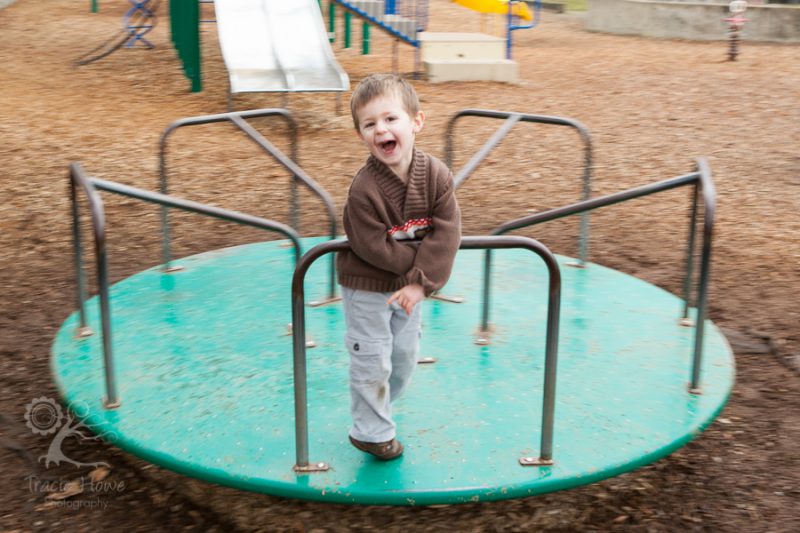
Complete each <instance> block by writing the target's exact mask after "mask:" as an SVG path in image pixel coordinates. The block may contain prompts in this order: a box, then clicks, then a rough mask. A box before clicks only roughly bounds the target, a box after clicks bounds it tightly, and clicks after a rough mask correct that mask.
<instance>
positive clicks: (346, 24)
mask: <svg viewBox="0 0 800 533" xmlns="http://www.w3.org/2000/svg"><path fill="white" fill-rule="evenodd" d="M352 18H353V15H352V14H351V13H350V12H349V11H347V10H345V12H344V47H345V48H350V37H351V34H350V29H351V28H350V22H351V20H352Z"/></svg>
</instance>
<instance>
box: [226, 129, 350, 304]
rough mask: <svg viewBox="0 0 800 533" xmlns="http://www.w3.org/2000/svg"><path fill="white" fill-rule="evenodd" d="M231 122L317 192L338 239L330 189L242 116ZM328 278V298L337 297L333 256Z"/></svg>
mask: <svg viewBox="0 0 800 533" xmlns="http://www.w3.org/2000/svg"><path fill="white" fill-rule="evenodd" d="M231 122H233V123H234V124H235V125H236V126H237V127H238V128H239V129H241V130H242V131H243V132H244V133H246V134H247V136H248V137H250V139H252V140H253V142H255V143H256V144H258V145H259V146H260V147H261V148H262V149H263V150H264V151H265V152H267V153H268V154H270V155H271V156H272V157H274V158H275V159H276V160H277V161H278V162H279V163H280V164H281V165H283V167H284V168H286V169H287V170H289V171H290V172H292V173H293V174H294V175H295V177H296V178H297V179H299V180H300V181H302V182H303V183H304V184H305V185H306V186H307V187H308V188H309V189H311V191H312V192H313V193H314V194H316V195H317V196H318V197H319V198H320V199H321V200H322V202H323V203H324V204H325V208H326V209H327V211H328V219H329V221H330V230H331V240H334V239H336V207H335V206H334V204H333V198H331V196H330V194H328V191H326V190H325V189H324V188H323V187H322V186H321V185H320V184H319V183H317V182H316V181H314V180H313V179H312V178H311V177H310V176H309V175H308V174H306V173H305V172H304V171H303V169H302V168H300V167H299V166H298V165H297V164H296V163H295V162H294V161H292V160H291V159H289V158H288V157H286V156H285V155H284V154H283V153H282V152H281V151H280V150H278V148H276V147H275V146H274V145H273V144H272V143H271V142H269V141H268V140H267V139H265V138H264V136H263V135H261V134H260V133H259V132H258V131H256V129H255V128H253V127H252V126H251V125H250V124H248V123H247V122H245V121H244V120H242V119H241V118H240V117H236V116H234V117H231ZM328 278H329V287H328V298H329V299H333V298H335V297H336V265H335V263H334V260H333V257H331V262H330V266H329V269H328Z"/></svg>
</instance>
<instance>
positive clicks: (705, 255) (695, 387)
mask: <svg viewBox="0 0 800 533" xmlns="http://www.w3.org/2000/svg"><path fill="white" fill-rule="evenodd" d="M697 166H698V170H699V171H700V183H701V186H702V188H703V211H704V212H703V250H702V253H701V258H700V287H699V289H698V294H697V326H696V328H695V337H694V358H693V360H692V382H691V384H690V385H689V392H691V393H692V394H700V393H701V392H702V389H701V388H700V370H701V368H702V362H703V335H704V333H705V319H706V305H707V303H708V285H709V279H710V276H711V244H712V239H713V237H714V217H715V215H716V210H717V200H716V191H715V188H714V182H713V181H712V180H711V169H710V168H709V166H708V162H707V161H706V160H705V159H698V160H697Z"/></svg>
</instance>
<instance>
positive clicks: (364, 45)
mask: <svg viewBox="0 0 800 533" xmlns="http://www.w3.org/2000/svg"><path fill="white" fill-rule="evenodd" d="M361 53H362V54H363V55H369V24H368V23H367V22H364V27H363V28H362V30H361Z"/></svg>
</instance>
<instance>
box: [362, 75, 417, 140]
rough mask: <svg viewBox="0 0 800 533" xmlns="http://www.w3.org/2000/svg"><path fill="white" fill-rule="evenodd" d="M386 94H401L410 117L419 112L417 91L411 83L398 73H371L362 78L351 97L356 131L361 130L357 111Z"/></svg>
mask: <svg viewBox="0 0 800 533" xmlns="http://www.w3.org/2000/svg"><path fill="white" fill-rule="evenodd" d="M386 94H394V95H396V96H399V97H400V99H401V100H402V101H403V108H404V109H405V110H406V113H408V115H409V116H410V117H412V118H413V117H415V116H416V115H417V113H419V98H418V97H417V91H415V90H414V87H412V86H411V84H410V83H408V82H407V81H406V80H404V79H403V78H401V77H400V76H398V75H396V74H370V75H369V76H367V77H366V78H364V79H363V80H361V83H359V84H358V87H356V90H355V91H353V96H352V97H351V98H350V113H351V114H352V115H353V125H354V126H355V127H356V131H360V130H359V127H358V116H357V115H356V112H357V111H358V110H360V109H361V108H362V107H364V106H365V105H367V104H368V103H369V102H371V101H372V100H374V99H375V98H378V97H380V96H384V95H386Z"/></svg>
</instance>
